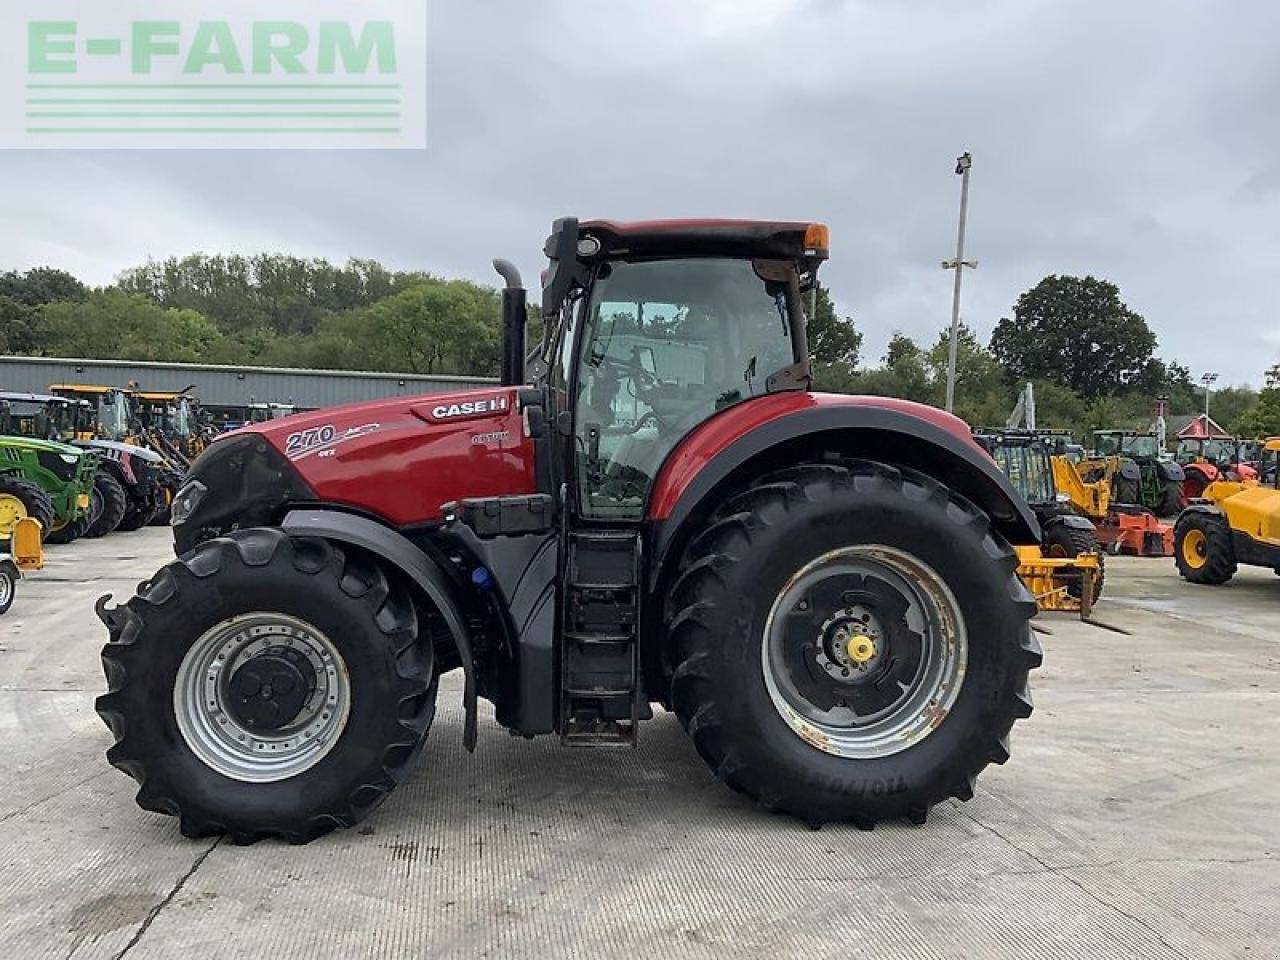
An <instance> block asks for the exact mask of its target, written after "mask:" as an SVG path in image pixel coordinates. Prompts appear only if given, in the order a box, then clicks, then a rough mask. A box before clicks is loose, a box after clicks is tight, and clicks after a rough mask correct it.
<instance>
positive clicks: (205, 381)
mask: <svg viewBox="0 0 1280 960" xmlns="http://www.w3.org/2000/svg"><path fill="white" fill-rule="evenodd" d="M131 381H132V382H135V383H136V385H137V388H138V389H140V390H151V391H177V390H184V389H186V388H191V391H192V393H194V394H195V395H196V396H197V397H199V398H200V402H201V404H202V405H203V406H204V407H205V409H207V410H210V411H211V412H213V413H215V414H217V413H227V414H232V415H234V414H236V413H237V412H242V411H243V410H244V408H245V407H246V406H248V405H249V404H251V403H272V404H288V405H292V406H295V407H297V408H298V409H299V410H315V409H318V408H320V407H332V406H336V405H338V404H342V403H354V402H357V401H361V400H376V399H379V398H381V397H396V396H406V395H413V394H426V393H445V392H448V391H455V390H467V389H470V388H472V387H481V386H486V385H489V384H493V383H496V382H497V381H496V380H492V379H487V378H485V377H456V376H447V375H434V376H423V375H420V374H410V373H370V372H364V371H357V370H305V369H292V368H286V367H233V366H220V365H214V364H190V363H152V362H145V361H139V360H74V359H63V358H57V357H7V356H0V390H11V391H15V392H21V393H44V392H47V391H48V389H49V386H50V385H51V384H55V383H90V384H105V385H108V386H118V387H123V386H127V385H128V384H129V383H130V382H131Z"/></svg>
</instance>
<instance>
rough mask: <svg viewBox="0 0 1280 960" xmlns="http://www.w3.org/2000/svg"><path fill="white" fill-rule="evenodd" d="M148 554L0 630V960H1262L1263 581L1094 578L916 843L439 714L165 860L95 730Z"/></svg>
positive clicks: (1158, 572)
mask: <svg viewBox="0 0 1280 960" xmlns="http://www.w3.org/2000/svg"><path fill="white" fill-rule="evenodd" d="M168 550H169V546H168V537H167V531H164V530H157V529H152V530H147V531H143V532H142V533H139V534H133V535H115V536H112V537H108V538H106V539H105V540H100V541H97V542H87V543H82V544H77V545H73V546H71V547H68V548H60V549H56V548H55V549H54V550H53V551H51V553H52V557H51V562H50V563H49V566H48V568H47V569H46V570H44V571H43V572H42V573H40V574H36V575H35V576H34V577H33V578H32V579H30V580H27V581H25V582H24V583H22V584H21V585H20V586H21V591H20V594H19V596H18V600H17V603H16V605H15V607H14V609H13V610H12V611H11V612H10V613H9V615H7V616H6V617H5V618H4V619H3V620H0V778H2V780H0V782H2V783H3V789H2V790H0V957H2V958H36V957H59V958H70V957H76V958H88V957H126V956H127V957H130V958H133V960H141V958H145V957H176V956H200V957H366V956H394V957H452V956H458V957H485V956H503V957H538V958H547V957H580V958H595V957H606V956H614V955H617V956H622V955H636V954H640V955H644V956H663V957H732V958H735V960H739V958H745V957H769V958H773V957H806V958H825V957H841V958H853V957H907V956H909V957H981V958H988V957H1009V958H1015V957H1017V958H1023V957H1091V958H1102V957H1197V958H1198V957H1259V958H1261V957H1277V956H1280V862H1278V859H1280V747H1278V746H1277V744H1280V578H1278V577H1276V576H1275V575H1274V574H1273V573H1272V572H1271V571H1242V572H1241V575H1240V576H1239V578H1238V579H1237V580H1235V581H1234V582H1233V583H1232V584H1231V585H1229V586H1227V587H1222V588H1197V587H1193V586H1191V585H1189V584H1185V583H1183V582H1181V581H1180V580H1178V579H1177V577H1176V575H1175V574H1174V571H1173V562H1172V561H1167V560H1162V561H1152V560H1125V559H1117V560H1114V561H1113V562H1112V563H1111V565H1110V570H1109V580H1108V597H1109V598H1108V599H1107V600H1105V601H1104V602H1103V603H1102V604H1101V606H1100V608H1099V613H1098V615H1099V617H1100V618H1101V619H1103V620H1105V621H1107V622H1110V623H1113V624H1117V625H1123V626H1125V627H1126V628H1127V629H1129V630H1130V631H1132V633H1131V635H1129V636H1125V635H1122V634H1120V633H1114V632H1110V631H1106V630H1102V629H1099V628H1096V627H1090V626H1085V625H1083V624H1080V623H1079V622H1076V621H1072V620H1070V619H1053V620H1048V621H1046V622H1045V626H1046V627H1047V628H1048V629H1050V630H1052V635H1051V636H1045V637H1043V638H1042V641H1043V644H1044V647H1045V666H1044V668H1043V669H1042V670H1040V671H1039V672H1038V674H1037V675H1036V676H1035V678H1034V679H1035V692H1036V700H1037V709H1036V712H1035V715H1034V716H1033V717H1032V719H1031V720H1030V721H1026V722H1022V723H1019V724H1018V726H1017V729H1016V731H1015V736H1014V741H1013V753H1014V756H1013V760H1012V761H1011V762H1010V763H1009V764H1007V765H1005V766H1004V767H993V768H990V769H988V770H987V771H986V773H985V774H984V775H983V776H982V778H981V779H980V780H979V784H978V793H977V796H976V797H975V798H974V799H973V800H972V801H971V802H969V803H967V804H959V803H954V802H948V803H946V804H944V805H943V806H941V807H939V808H937V809H935V811H934V813H933V816H931V818H930V820H929V823H928V825H927V826H925V827H919V828H917V827H911V826H908V825H905V824H902V825H897V824H894V825H888V826H882V827H880V828H879V829H877V830H876V831H875V832H873V833H862V832H859V831H858V830H856V829H853V828H850V827H842V826H828V827H827V828H825V829H823V830H822V831H820V832H816V833H815V832H810V831H809V830H808V829H805V828H804V827H802V826H799V825H798V824H796V823H795V822H793V821H791V820H789V819H786V818H781V817H773V816H769V815H767V814H764V813H761V812H758V811H756V810H755V809H753V808H752V807H751V806H749V805H748V804H747V803H746V802H744V801H743V800H742V799H740V798H739V797H737V796H736V795H734V794H733V793H731V792H730V791H729V790H727V789H726V788H724V787H722V786H720V785H719V784H718V783H717V782H716V781H715V780H714V779H713V778H712V777H711V775H710V774H709V773H708V772H707V771H706V770H705V769H704V768H703V765H702V762H701V761H700V760H699V758H698V757H697V756H696V754H695V753H694V752H693V750H692V749H691V747H690V746H689V744H688V743H687V742H686V739H685V737H684V734H683V733H682V731H681V730H680V728H679V725H678V724H677V723H676V721H675V720H674V718H672V717H670V716H665V715H663V716H659V717H658V719H656V720H655V721H653V722H652V723H651V724H649V725H648V726H647V727H646V728H644V730H643V731H642V735H641V746H640V748H639V749H638V750H636V751H573V750H568V749H564V748H561V747H560V746H559V745H558V744H556V743H555V742H552V741H547V742H534V743H526V742H524V741H519V740H514V739H511V738H509V737H508V736H507V735H506V734H505V733H504V732H502V731H500V730H499V729H498V728H497V727H496V726H494V725H493V724H492V722H491V721H490V720H489V719H488V718H487V717H486V720H485V722H484V723H483V724H482V730H481V736H480V744H479V748H478V750H477V751H476V753H475V754H474V755H470V756H469V755H468V754H467V753H466V752H465V751H464V750H463V749H462V742H461V741H462V725H461V715H460V710H459V707H458V703H459V699H460V698H459V684H458V683H457V682H456V681H455V679H454V678H452V677H450V678H448V680H447V681H446V682H445V684H444V686H443V689H442V690H441V697H440V703H441V710H440V714H439V716H438V719H437V721H436V725H435V728H434V729H433V730H432V732H431V735H430V738H429V740H428V745H427V748H426V751H425V753H424V754H423V757H422V759H421V761H420V762H419V764H418V766H417V768H416V771H415V772H414V773H413V774H412V776H411V777H410V778H409V780H408V782H407V783H406V784H405V785H404V786H402V787H401V789H400V790H398V791H397V792H396V793H395V794H394V795H393V796H392V798H391V799H390V801H389V802H388V803H386V804H385V805H384V806H383V807H382V808H380V809H379V810H378V811H377V812H376V813H375V814H374V815H373V817H372V818H371V819H370V820H369V821H368V822H367V823H366V824H364V825H363V826H362V828H359V829H356V830H350V831H346V832H343V833H339V834H335V835H331V836H329V837H327V838H324V839H322V840H320V841H318V842H316V843H313V844H311V845H310V846H306V847H289V846H287V845H283V844H279V843H275V842H268V843H260V844H258V845H256V846H253V847H247V848H241V847H235V846H232V845H230V844H228V843H226V842H215V841H212V840H205V841H199V842H196V841H189V840H184V839H183V838H182V837H181V836H179V834H178V832H177V829H176V827H175V825H174V822H173V821H172V820H170V819H167V818H165V817H161V816H156V815H153V814H148V813H144V812H142V811H141V810H139V809H138V808H137V807H136V806H135V805H134V803H133V782H132V781H131V780H129V779H128V778H126V777H125V776H124V775H123V774H121V773H119V772H118V771H116V770H113V769H111V768H110V767H108V766H107V764H106V761H105V760H104V759H103V756H102V754H103V751H104V750H105V749H106V747H107V746H108V744H109V742H110V741H109V736H108V734H107V731H106V729H105V728H104V727H103V726H102V724H101V723H100V722H99V721H98V718H97V717H96V715H95V714H94V712H93V697H94V696H95V695H96V694H97V693H98V692H100V690H101V689H102V686H103V680H102V675H101V671H100V668H99V665H98V649H99V646H100V645H101V643H102V642H103V640H104V638H105V631H104V630H103V628H102V627H101V626H100V625H99V624H98V622H97V620H96V619H95V617H94V615H93V612H92V606H93V600H94V599H95V598H96V597H97V596H98V595H100V594H102V593H105V592H108V591H111V592H114V593H115V594H117V595H127V594H128V593H129V592H130V591H131V590H132V588H133V585H134V584H135V583H136V582H137V581H138V580H140V579H142V578H144V577H146V576H148V575H149V574H150V573H152V572H153V571H154V570H155V568H156V567H158V566H159V565H160V564H161V563H162V562H163V561H164V560H165V559H166V558H167V556H168Z"/></svg>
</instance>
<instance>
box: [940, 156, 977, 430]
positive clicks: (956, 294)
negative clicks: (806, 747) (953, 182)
mask: <svg viewBox="0 0 1280 960" xmlns="http://www.w3.org/2000/svg"><path fill="white" fill-rule="evenodd" d="M972 166H973V157H971V156H970V155H969V153H968V151H966V152H965V153H962V154H960V156H959V157H957V158H956V173H958V174H959V175H960V178H961V179H960V229H959V231H958V232H957V234H956V257H955V259H954V260H943V261H942V266H943V269H945V270H954V271H955V272H956V283H955V288H954V289H953V291H952V293H951V346H950V350H949V352H948V354H947V412H948V413H950V412H952V411H953V410H955V405H956V351H957V341H958V339H959V336H960V281H961V278H962V277H963V274H964V268H965V267H969V268H970V269H973V268H974V267H976V266H977V265H978V261H977V260H966V259H965V258H964V225H965V220H966V219H967V217H968V213H969V168H970V167H972Z"/></svg>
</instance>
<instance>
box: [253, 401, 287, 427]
mask: <svg viewBox="0 0 1280 960" xmlns="http://www.w3.org/2000/svg"><path fill="white" fill-rule="evenodd" d="M245 412H246V414H247V416H246V418H245V423H270V422H271V421H272V420H282V419H284V418H285V417H291V416H293V415H294V414H295V413H297V412H298V408H297V407H296V406H294V405H293V404H292V403H259V402H256V401H255V402H250V403H249V405H248V406H247V407H246V408H245Z"/></svg>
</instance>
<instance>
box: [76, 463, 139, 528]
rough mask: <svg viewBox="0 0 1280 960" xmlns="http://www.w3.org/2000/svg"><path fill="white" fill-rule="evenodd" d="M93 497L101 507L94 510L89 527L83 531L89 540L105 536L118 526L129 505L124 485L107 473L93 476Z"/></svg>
mask: <svg viewBox="0 0 1280 960" xmlns="http://www.w3.org/2000/svg"><path fill="white" fill-rule="evenodd" d="M93 497H94V499H95V500H97V501H99V502H100V504H101V508H100V509H99V510H98V511H97V512H96V514H95V519H94V521H93V523H91V524H90V525H89V529H88V530H86V531H85V536H86V537H87V538H88V539H90V540H96V539H98V538H99V537H105V536H106V535H107V534H108V533H111V532H112V531H113V530H115V529H116V527H118V526H120V521H121V520H123V519H124V514H125V510H127V509H128V507H129V500H128V498H127V497H126V496H125V494H124V487H122V486H120V481H119V480H117V479H116V478H115V477H113V476H112V475H111V474H109V473H101V472H100V473H98V475H97V476H95V477H94V478H93Z"/></svg>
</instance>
